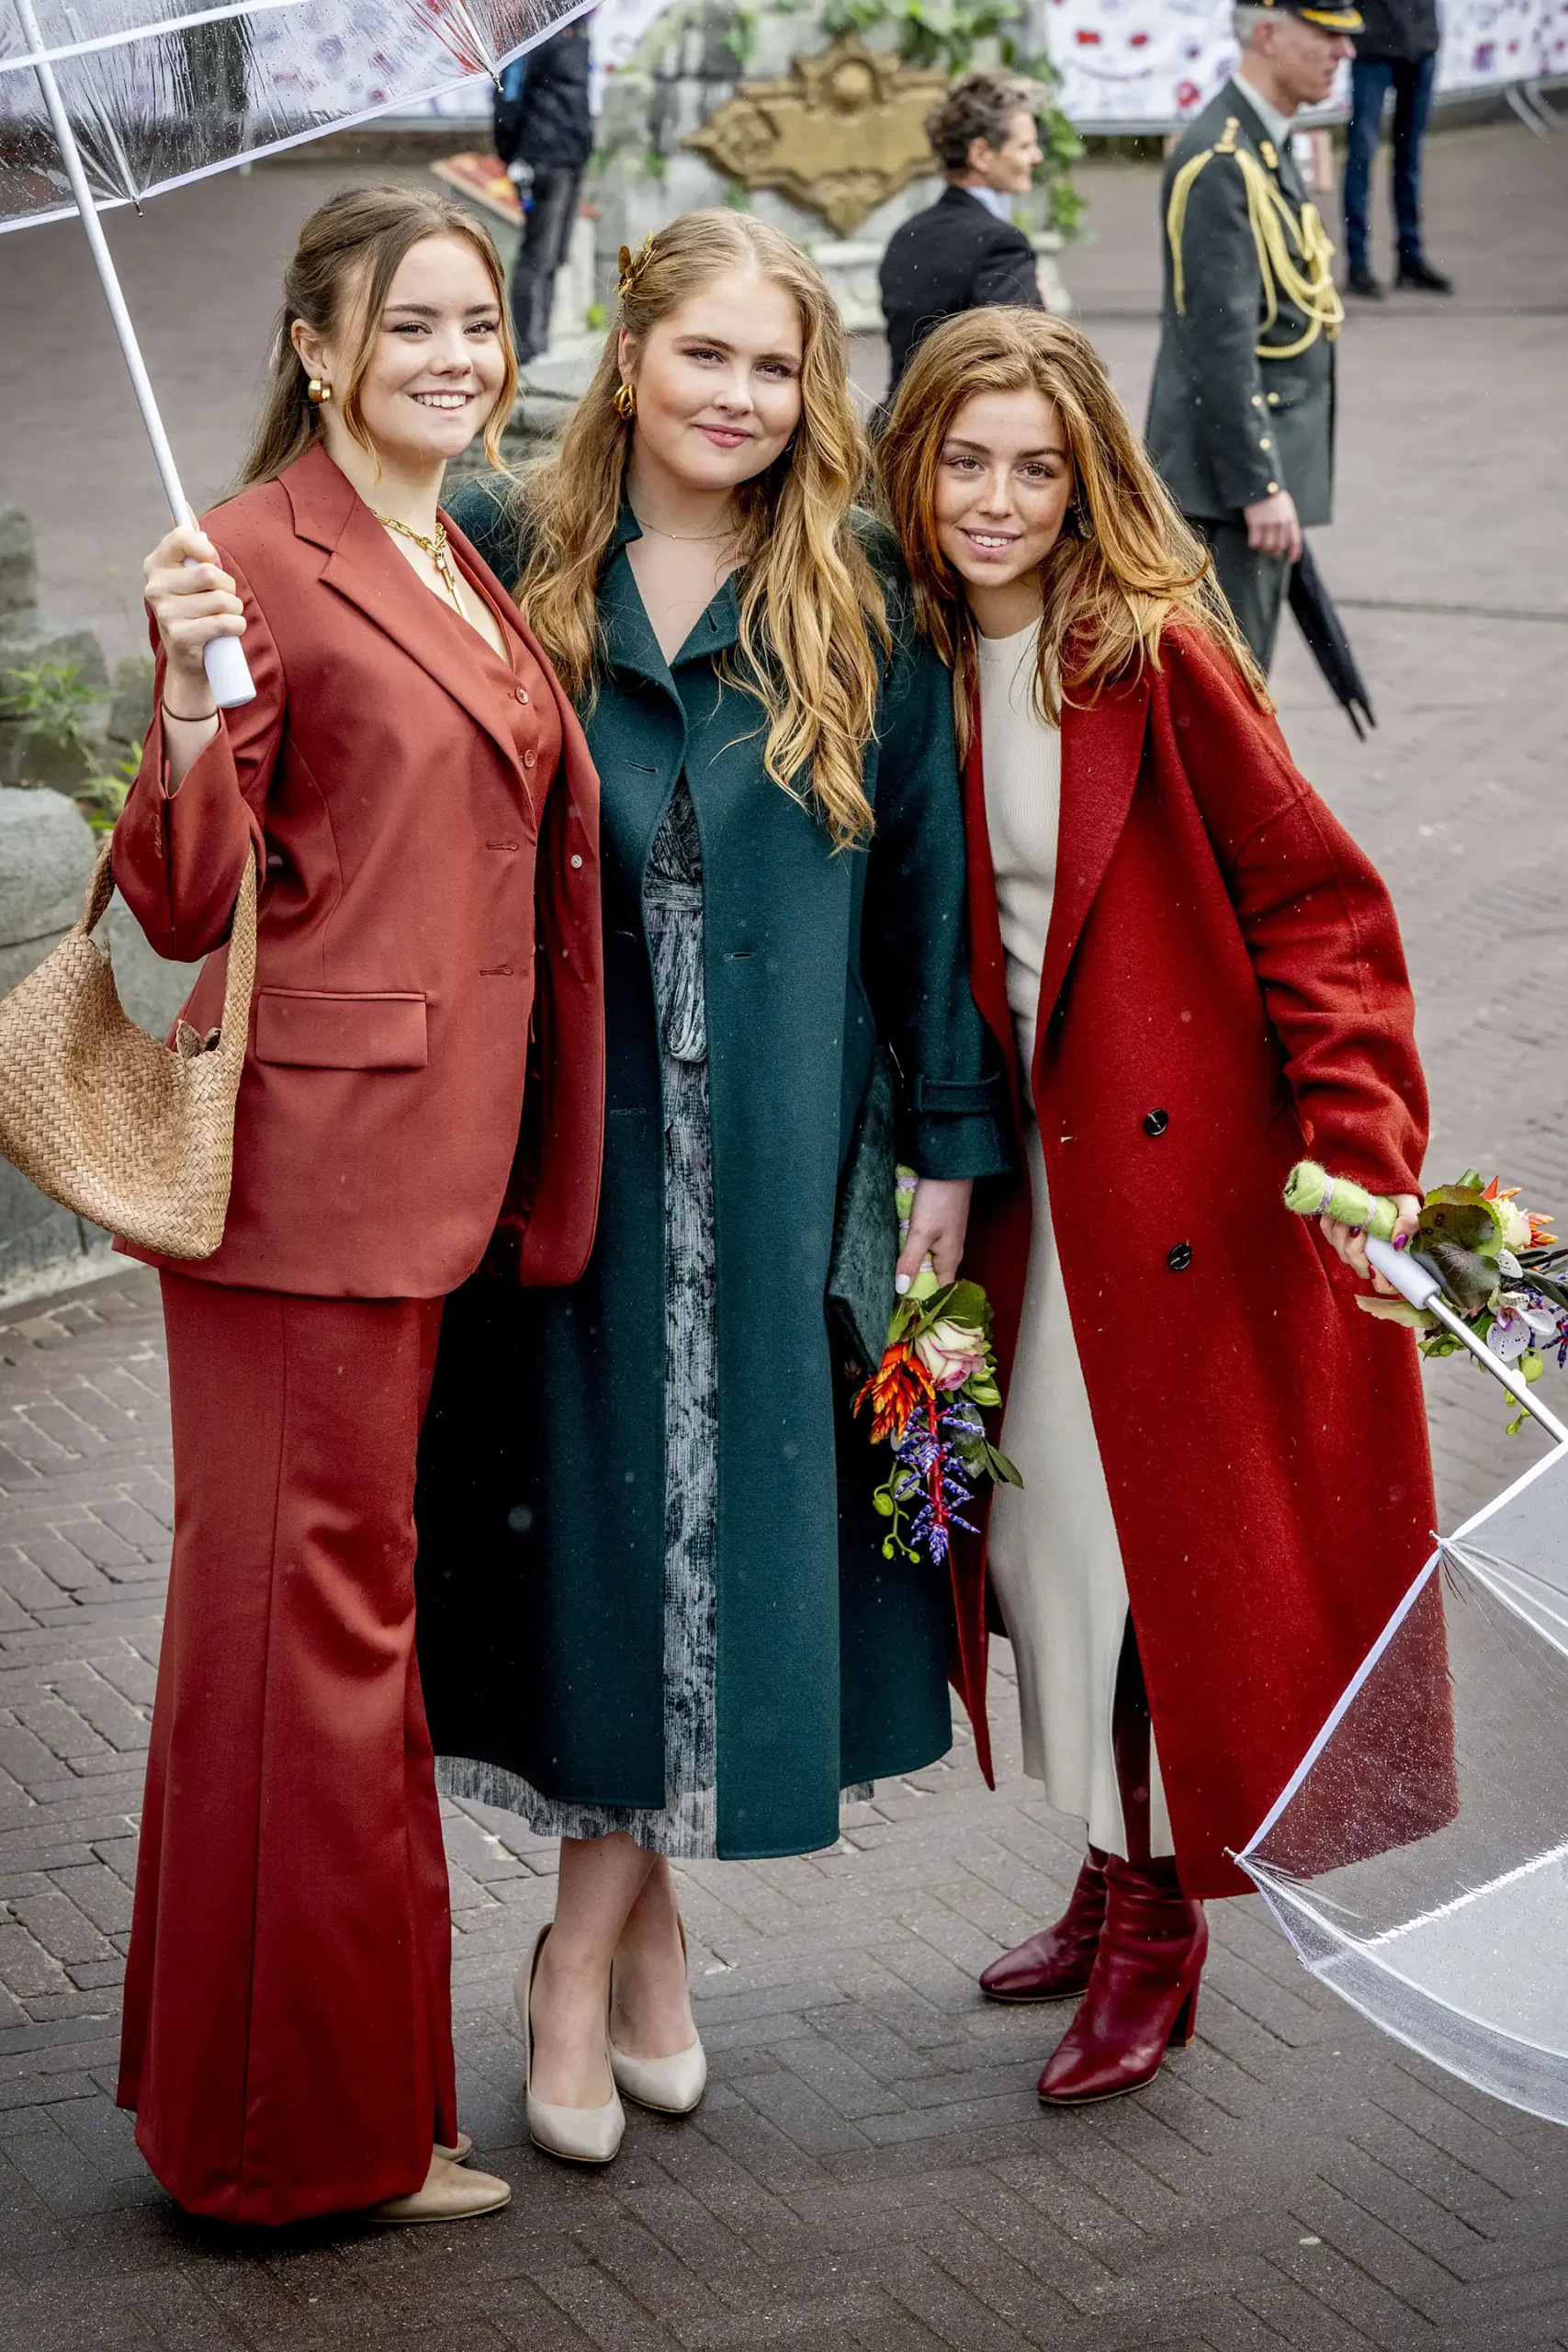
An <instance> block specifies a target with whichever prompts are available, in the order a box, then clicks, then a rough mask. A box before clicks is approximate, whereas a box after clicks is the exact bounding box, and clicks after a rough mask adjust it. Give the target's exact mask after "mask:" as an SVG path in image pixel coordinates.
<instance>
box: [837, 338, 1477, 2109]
mask: <svg viewBox="0 0 1568 2352" xmlns="http://www.w3.org/2000/svg"><path fill="white" fill-rule="evenodd" d="M881 465H882V469H883V478H884V481H885V483H886V491H887V495H888V499H889V503H890V504H891V507H892V511H893V517H894V521H895V523H896V525H897V529H898V533H899V537H900V538H901V540H902V543H903V548H904V554H905V558H906V560H907V561H908V566H909V570H910V572H911V575H912V577H913V579H914V582H915V586H916V595H917V599H918V609H919V616H920V620H921V624H922V626H923V628H925V630H926V631H927V633H928V634H929V635H930V637H931V639H932V640H933V641H934V643H935V644H936V646H937V647H938V649H939V650H940V651H941V652H942V655H943V657H944V658H945V659H946V660H947V661H948V662H950V663H951V664H952V666H953V681H954V703H955V711H956V717H957V723H958V727H959V730H960V734H961V737H962V739H963V743H964V750H965V752H966V754H967V766H966V784H965V796H966V804H967V815H968V826H969V863H970V891H971V932H972V937H973V941H974V952H975V990H976V998H977V999H978V1001H979V1003H980V1007H981V1010H982V1012H984V1013H985V1015H986V1018H987V1021H988V1022H989V1023H990V1024H991V1026H992V1028H993V1029H994V1031H995V1033H996V1035H997V1036H998V1039H999V1040H1000V1042H1001V1044H1002V1046H1003V1049H1004V1051H1005V1052H1006V1053H1007V1054H1008V1056H1009V1057H1010V1062H1011V1066H1012V1069H1013V1072H1014V1078H1015V1082H1016V1101H1017V1104H1018V1110H1019V1115H1020V1119H1021V1127H1022V1144H1023V1152H1022V1158H1023V1161H1024V1165H1025V1167H1026V1169H1027V1171H1028V1183H1027V1186H1025V1185H1021V1184H1019V1185H1013V1186H1011V1187H1010V1188H1000V1187H992V1188H991V1198H990V1199H989V1200H988V1201H986V1200H982V1199H980V1198H978V1197H977V1199H976V1208H975V1212H974V1215H973V1216H972V1217H971V1221H970V1227H969V1243H968V1250H967V1253H966V1256H965V1261H964V1262H965V1269H966V1271H969V1272H973V1273H974V1274H975V1275H976V1278H977V1279H978V1280H980V1281H981V1282H983V1283H985V1284H986V1285H987V1289H988V1290H989V1292H990V1295H991V1298H992V1300H993V1302H994V1305H995V1307H996V1310H997V1340H998V1358H999V1359H1000V1361H1001V1363H1002V1365H1003V1369H1004V1374H1005V1376H1006V1377H1007V1379H1008V1383H1009V1385H1008V1391H1007V1404H1006V1416H1005V1424H1004V1428H1003V1431H1002V1440H1001V1442H1002V1444H1003V1446H1004V1448H1005V1450H1006V1452H1007V1453H1009V1454H1010V1456H1011V1457H1012V1459H1013V1460H1014V1461H1015V1462H1016V1463H1017V1464H1018V1465H1019V1467H1020V1469H1021V1473H1022V1476H1023V1481H1024V1483H1023V1487H1022V1489H1021V1491H1020V1490H1017V1489H1013V1488H1003V1489H1001V1490H1000V1491H999V1492H998V1495H997V1497H996V1499H995V1502H994V1504H993V1507H992V1510H991V1512H990V1518H989V1528H988V1539H987V1543H988V1561H987V1544H983V1543H980V1542H976V1543H975V1544H973V1545H972V1546H970V1548H969V1549H968V1551H967V1552H966V1554H965V1555H964V1558H963V1560H962V1561H960V1562H959V1563H958V1566H957V1570H956V1588H955V1589H956V1600H957V1607H958V1618H959V1627H958V1630H959V1645H958V1648H959V1658H960V1668H959V1677H958V1679H959V1680H960V1685H961V1688H962V1689H963V1691H964V1696H965V1698H966V1700H967V1702H968V1703H969V1707H970V1712H971V1713H972V1714H973V1715H974V1716H975V1717H976V1725H977V1730H978V1732H979V1735H980V1738H981V1751H982V1758H983V1760H986V1761H987V1763H988V1747H987V1742H986V1740H985V1733H984V1713H983V1710H984V1675H985V1639H986V1606H985V1590H986V1577H987V1566H988V1571H989V1579H990V1586H991V1589H992V1591H993V1592H994V1595H995V1598H996V1600H997V1602H998V1604H999V1609H1000V1614H1001V1617H1002V1620H1003V1621H1004V1623H1005V1624H1006V1627H1007V1630H1008V1632H1009V1634H1010V1637H1011V1640H1012V1644H1013V1650H1014V1656H1015V1658H1016V1662H1017V1668H1018V1683H1019V1697H1020V1704H1021V1713H1022V1719H1023V1756H1024V1767H1025V1770H1027V1771H1028V1772H1030V1773H1031V1774H1032V1775H1033V1776H1034V1777H1036V1778H1038V1779H1040V1780H1042V1781H1043V1782H1044V1785H1045V1792H1046V1795H1047V1798H1048V1800H1049V1802H1050V1803H1051V1804H1053V1805H1054V1806H1055V1807H1057V1808H1058V1809H1060V1810H1062V1811H1065V1812H1068V1813H1071V1814H1076V1815H1079V1816H1080V1817H1081V1818H1083V1819H1084V1820H1085V1821H1086V1822H1087V1825H1088V1830H1089V1852H1088V1855H1087V1858H1086V1860H1085V1862H1084V1865H1083V1870H1082V1871H1081V1873H1080V1876H1079V1879H1078V1883H1077V1888H1076V1889H1075V1892H1074V1894H1073V1898H1072V1902H1071V1905H1070V1906H1069V1909H1068V1911H1067V1913H1066V1917H1065V1918H1063V1919H1062V1920H1059V1921H1058V1922H1056V1923H1055V1926H1053V1927H1051V1928H1046V1929H1045V1930H1044V1931H1043V1932H1042V1933H1041V1934H1039V1935H1036V1936H1033V1937H1032V1938H1031V1939H1029V1941H1028V1942H1027V1943H1025V1944H1023V1945H1022V1946H1021V1947H1020V1948H1019V1949H1018V1950H1017V1951H1012V1952H1009V1953H1008V1954H1007V1955H1006V1956H1005V1957H1004V1958H1002V1959H1000V1960H998V1961H997V1962H994V1963H993V1964H992V1966H991V1967H990V1968H988V1969H987V1971H986V1973H985V1976H984V1977H983V1979H982V1983H983V1984H984V1986H985V1989H986V1990H987V1992H988V1993H990V1994H991V1995H992V1996H993V1997H995V1998H998V1999H1003V2000H1055V1999H1062V1998H1066V1997H1068V1996H1072V1995H1075V1994H1078V1993H1084V1994H1085V1995H1086V1997H1085V1999H1084V2002H1083V2006H1082V2007H1081V2008H1080V2009H1079V2011H1078V2014H1077V2018H1075V2020H1074V2022H1073V2024H1072V2025H1071V2027H1070V2028H1069V2029H1068V2031H1067V2034H1066V2038H1065V2040H1064V2041H1062V2043H1061V2044H1060V2046H1059V2048H1058V2049H1057V2050H1056V2051H1055V2053H1054V2055H1053V2056H1052V2058H1051V2060H1050V2061H1049V2063H1048V2064H1047V2065H1046V2068H1045V2071H1044V2073H1043V2075H1042V2077H1041V2085H1040V2088H1041V2096H1042V2098H1045V2099H1048V2100H1051V2101H1055V2102H1061V2103H1077V2102H1081V2101H1085V2100H1089V2099H1098V2098H1109V2097H1111V2096H1112V2095H1114V2094H1115V2093H1117V2092H1119V2091H1124V2090H1134V2089H1136V2088H1138V2087H1139V2086H1141V2085H1143V2084H1144V2083H1146V2082H1147V2081H1149V2080H1150V2079H1151V2078H1152V2076H1153V2075H1154V2074H1155V2073H1156V2070H1157V2068H1158V2066H1159V2064H1160V2061H1161V2059H1162V2057H1163V2056H1164V2053H1165V2050H1166V2048H1167V2045H1168V2042H1170V2041H1173V2040H1174V2041H1178V2042H1180V2041H1185V2040H1186V2039H1187V2038H1188V2037H1189V2036H1190V2032H1191V2030H1192V2023H1193V2017H1194V2012H1195V2007H1196V1997H1197V1988H1198V1979H1199V1975H1200V1973H1201V1968H1202V1963H1203V1957H1204V1951H1205V1948H1206V1944H1207V1929H1206V1928H1205V1925H1204V1919H1203V1911H1202V1900H1201V1899H1202V1898H1203V1897H1204V1896H1207V1895H1218V1894H1231V1893H1239V1892H1242V1891H1244V1890H1245V1889H1246V1886H1247V1881H1246V1880H1245V1879H1243V1878H1242V1877H1241V1875H1240V1873H1239V1872H1238V1871H1236V1869H1235V1865H1234V1863H1233V1861H1232V1860H1231V1859H1230V1857H1231V1855H1232V1854H1233V1853H1234V1852H1235V1850H1236V1849H1240V1848H1241V1847H1243V1846H1244V1845H1245V1844H1246V1842H1247V1838H1248V1837H1249V1836H1250V1835H1251V1833H1252V1832H1253V1831H1254V1830H1255V1829H1256V1827H1257V1826H1258V1823H1259V1822H1260V1820H1261V1819H1262V1817H1263V1815H1264V1814H1265V1813H1266V1812H1267V1810H1268V1808H1269V1805H1270V1804H1271V1803H1272V1802H1273V1800H1274V1798H1275V1797H1276V1796H1277V1795H1278V1793H1279V1792H1280V1789H1281V1788H1282V1786H1283V1785H1284V1783H1285V1781H1287V1780H1288V1778H1289V1777H1290V1775H1291V1773H1292V1770H1294V1768H1295V1766H1296V1765H1297V1764H1298V1762H1299V1761H1300V1759H1301V1758H1302V1756H1303V1754H1304V1752H1305V1750H1306V1748H1307V1747H1308V1746H1309V1745H1310V1743H1311V1741H1312V1739H1313V1738H1314V1735H1315V1734H1316V1732H1317V1731H1318V1729H1319V1728H1320V1726H1321V1724H1322V1723H1323V1721H1324V1719H1325V1716H1326V1715H1327V1714H1328V1713H1329V1710H1330V1709H1331V1707H1332V1706H1333V1704H1334V1702H1335V1701H1336V1700H1337V1698H1338V1696H1339V1694H1340V1692H1341V1691H1343V1689H1344V1687H1345V1685H1346V1684H1347V1683H1348V1680H1349V1679H1350V1677H1351V1675H1352V1673H1353V1672H1354V1671H1355V1669H1356V1668H1357V1666H1358V1665H1359V1663H1360V1661H1361V1659H1362V1657H1364V1656H1365V1654H1366V1652H1367V1650H1368V1649H1369V1648H1370V1647H1371V1644H1372V1641H1373V1640H1374V1638H1375V1637H1376V1635H1377V1634H1378V1633H1379V1632H1380V1630H1381V1629H1382V1625H1383V1623H1385V1621H1386V1620H1387V1618H1388V1617H1389V1615H1390V1614H1391V1613H1392V1611H1393V1608H1394V1606H1395V1604H1396V1602H1397V1601H1398V1600H1399V1599H1400V1598H1401V1596H1402V1595H1403V1594H1404V1591H1405V1589H1406V1588H1407V1586H1408V1585H1409V1583H1410V1581H1411V1579H1412V1577H1414V1575H1415V1574H1416V1570H1417V1568H1418V1567H1419V1566H1420V1564H1421V1561H1422V1560H1423V1558H1424V1557H1425V1555H1426V1552H1427V1544H1428V1540H1429V1539H1428V1530H1429V1529H1430V1527H1431V1525H1432V1521H1433V1510H1432V1495H1431V1481H1430V1469H1429V1463H1428V1457H1427V1434H1426V1421H1425V1416H1424V1412H1423V1408H1422V1398H1421V1389H1420V1383H1419V1377H1418V1371H1417V1364H1416V1354H1415V1350H1414V1348H1413V1346H1412V1345H1411V1343H1410V1340H1409V1339H1408V1336H1407V1335H1404V1334H1401V1333H1399V1332H1397V1331H1396V1330H1394V1329H1392V1328H1390V1327H1380V1328H1378V1329H1372V1328H1371V1326H1369V1325H1368V1323H1367V1322H1366V1320H1365V1318H1364V1317H1360V1316H1358V1315H1357V1314H1356V1312H1355V1310H1354V1294H1355V1289H1356V1283H1355V1279H1354V1277H1355V1275H1358V1274H1359V1275H1365V1274H1366V1273H1367V1265H1366V1259H1365V1253H1364V1248H1363V1245H1362V1243H1361V1241H1360V1239H1359V1237H1358V1236H1356V1235H1353V1234H1351V1233H1349V1232H1348V1231H1347V1230H1345V1229H1344V1228H1341V1227H1334V1226H1332V1225H1324V1226H1322V1227H1314V1226H1311V1225H1309V1224H1307V1223H1304V1222H1303V1220H1302V1219H1300V1218H1299V1217H1294V1216H1290V1215H1288V1214H1287V1213H1286V1212H1285V1210H1284V1209H1283V1207H1282V1205H1281V1203H1280V1188H1281V1185H1282V1183H1283V1181H1284V1178H1285V1175H1286V1172H1287V1170H1289V1169H1290V1167H1291V1165H1292V1162H1293V1161H1295V1160H1297V1159H1301V1158H1303V1157H1304V1156H1306V1155H1307V1154H1309V1153H1310V1155H1311V1156H1312V1157H1313V1158H1314V1159H1319V1160H1321V1161H1323V1162H1324V1163H1325V1165H1326V1166H1328V1167H1329V1168H1331V1169H1333V1170H1335V1171H1336V1173H1342V1174H1345V1175H1348V1176H1354V1177H1357V1178H1359V1180H1360V1181H1361V1182H1364V1183H1366V1184H1368V1185H1370V1186H1371V1189H1372V1190H1373V1191H1374V1192H1378V1193H1393V1194H1395V1195H1398V1196H1399V1198H1400V1202H1401V1208H1402V1226H1403V1228H1404V1229H1405V1230H1409V1229H1411V1227H1413V1226H1414V1222H1415V1215H1416V1209H1417V1207H1418V1205H1419V1202H1418V1198H1417V1188H1418V1182H1419V1171H1420V1166H1421V1159H1422V1154H1423V1151H1424V1149H1425V1147H1426V1138H1427V1102H1426V1091H1425V1087H1424V1084H1423V1081H1422V1076H1421V1067H1420V1063H1419V1061H1418V1060H1417V1058H1416V1046H1415V1040H1414V1036H1413V1032H1412V1017H1413V1009H1412V1004H1411V998H1410V989H1409V986H1408V983H1407V980H1406V978H1405V969H1404V955H1403V952H1402V950H1401V946H1400V940H1399V932H1398V927H1397V925H1396V923H1395V921H1394V915H1393V908H1392V906H1391V905H1390V903H1389V899H1388V895H1387V892H1386V891H1385V890H1384V888H1383V887H1382V883H1381V882H1380V880H1379V879H1378V876H1377V875H1376V874H1375V873H1374V872H1373V871H1372V868H1371V865H1369V864H1368V862H1367V860H1366V859H1365V857H1363V856H1362V854H1361V853H1360V852H1359V850H1358V849H1357V847H1356V845H1355V843H1354V842H1352V841H1351V840H1350V839H1349V837H1348V835H1347V834H1346V832H1345V831H1344V830H1343V829H1342V827H1341V826H1340V825H1339V824H1337V821H1336V820H1335V819H1334V818H1333V816H1332V815H1331V814H1330V813H1329V811H1328V809H1326V808H1325V806H1324V804H1323V802H1322V801H1321V800H1319V799H1318V797H1316V795H1315V794H1314V792H1313V790H1312V788H1311V786H1309V785H1308V784H1306V783H1305V781H1304V780H1303V778H1302V776H1300V775H1298V774H1297V772H1296V770H1295V769H1294V767H1293V766H1292V763H1291V758H1290V754H1289V752H1287V751H1286V748H1285V744H1284V741H1283V739H1282V738H1281V736H1280V729H1279V728H1278V726H1277V725H1276V723H1275V721H1274V718H1273V716H1272V711H1271V707H1270V705H1269V699H1268V696H1267V694H1266V692H1265V690H1264V686H1263V684H1262V680H1261V679H1260V677H1259V676H1258V672H1257V671H1256V669H1255V668H1254V666H1253V664H1252V662H1251V660H1250V658H1249V656H1248V654H1247V650H1246V648H1245V646H1244V645H1243V643H1242V641H1241V639H1240V638H1239V636H1238V635H1237V632H1236V630H1235V626H1234V624H1233V622H1232V621H1231V618H1230V616H1229V614H1228V612H1227V611H1226V609H1225V607H1224V604H1223V602H1222V601H1221V599H1220V597H1219V595H1218V594H1217V591H1216V590H1215V589H1214V587H1213V581H1212V575H1211V574H1210V573H1209V572H1208V571H1207V569H1206V566H1205V564H1204V560H1203V557H1202V553H1201V549H1200V548H1198V546H1197V544H1196V543H1195V541H1194V540H1193V538H1192V537H1191V535H1190V532H1189V531H1188V530H1187V528H1186V526H1184V525H1183V523H1182V522H1181V520H1180V518H1179V516H1178V515H1177V514H1176V512H1175V510H1174V508H1173V507H1172V505H1171V503H1170V502H1169V500H1168V497H1167V496H1166V493H1165V492H1164V490H1163V489H1162V487H1161V485H1160V483H1159V481H1158V479H1157V477H1156V474H1155V473H1154V471H1153V469H1152V468H1151V467H1150V465H1149V462H1148V460H1147V458H1146V457H1145V453H1144V450H1143V447H1142V445H1141V443H1140V442H1139V440H1138V438H1137V436H1136V435H1135V434H1134V430H1133V428H1132V426H1131V424H1129V422H1128V419H1127V416H1126V414H1125V413H1124V411H1123V410H1122V405H1121V403H1120V401H1118V399H1117V397H1116V395H1115V393H1114V391H1113V390H1111V384H1110V381H1109V379H1108V378H1107V376H1106V373H1105V370H1104V368H1103V367H1102V365H1101V363H1100V359H1099V357H1098V356H1097V355H1096V353H1095V351H1094V348H1093V346H1092V345H1090V344H1089V341H1088V339H1087V338H1086V337H1085V336H1084V335H1082V334H1078V333H1077V330H1076V329H1074V328H1073V327H1070V326H1067V325H1065V324H1064V323H1063V322H1061V321H1060V320H1056V319H1052V318H1047V317H1044V316H1035V315H1034V314H1032V313H1031V312H1029V311H1000V310H992V311H972V312H969V313H967V314H966V315H964V316H963V317H960V318H956V319H953V320H950V321H949V322H947V323H946V324H945V325H943V326H941V327H939V328H938V329H937V330H936V332H935V333H934V334H932V335H931V337H930V338H929V339H928V341H927V342H926V343H924V344H923V345H921V347H920V350H919V353H918V354H917V356H916V357H915V359H914V360H913V362H912V363H911V365H910V368H909V371H908V375H907V376H906V377H905V379H904V382H903V385H902V387H901V389H900V392H899V396H898V401H897V406H896V408H895V410H894V413H893V416H892V419H891V421H890V423H889V425H888V429H887V433H886V437H885V439H884V441H883V443H882V448H881ZM1428 1826H1430V1825H1428Z"/></svg>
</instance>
